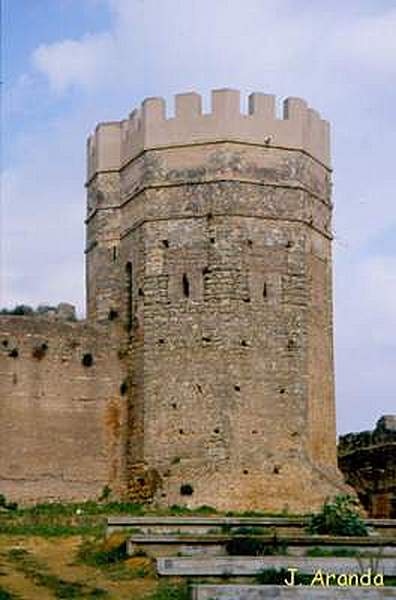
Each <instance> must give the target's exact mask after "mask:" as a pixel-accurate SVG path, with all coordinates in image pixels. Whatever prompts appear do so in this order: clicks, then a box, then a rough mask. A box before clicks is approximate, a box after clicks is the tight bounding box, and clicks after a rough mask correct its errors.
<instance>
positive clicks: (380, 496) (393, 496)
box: [338, 415, 396, 519]
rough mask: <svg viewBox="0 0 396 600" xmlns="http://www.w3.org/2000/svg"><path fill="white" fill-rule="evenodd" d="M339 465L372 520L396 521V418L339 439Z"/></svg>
mask: <svg viewBox="0 0 396 600" xmlns="http://www.w3.org/2000/svg"><path fill="white" fill-rule="evenodd" d="M338 464H339V467H340V469H341V471H342V472H343V473H344V476H345V479H346V481H347V482H348V483H349V484H350V485H351V486H353V487H354V488H355V490H356V492H357V494H358V496H359V498H360V501H361V502H362V504H363V506H364V507H365V509H366V510H367V512H368V514H369V515H370V516H371V517H387V518H391V519H395V518H396V416H395V415H388V416H384V417H381V418H380V419H379V421H378V422H377V425H376V427H375V429H374V430H373V431H362V432H360V433H348V434H347V435H343V436H341V437H340V441H339V445H338Z"/></svg>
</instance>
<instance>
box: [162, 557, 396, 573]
mask: <svg viewBox="0 0 396 600" xmlns="http://www.w3.org/2000/svg"><path fill="white" fill-rule="evenodd" d="M282 568H283V569H291V568H293V569H297V570H298V572H299V573H306V574H309V575H310V574H312V575H313V574H315V573H317V572H318V571H319V570H322V571H323V572H324V573H336V574H343V573H357V574H360V573H363V572H368V570H369V569H370V570H371V572H372V574H378V573H382V574H383V575H386V576H392V577H396V560H395V559H394V558H379V559H368V558H359V559H358V558H344V557H342V558H333V557H323V558H311V557H302V556H294V557H289V556H263V557H254V558H253V557H247V556H228V557H207V558H206V557H159V558H157V571H158V573H159V575H166V576H182V577H224V576H229V577H231V576H232V577H252V576H254V575H257V574H258V573H259V572H260V571H262V570H264V569H282Z"/></svg>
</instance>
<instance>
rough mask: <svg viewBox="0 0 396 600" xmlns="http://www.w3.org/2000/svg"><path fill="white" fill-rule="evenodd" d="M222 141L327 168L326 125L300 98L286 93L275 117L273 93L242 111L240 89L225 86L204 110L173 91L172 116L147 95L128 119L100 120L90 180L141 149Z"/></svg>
mask: <svg viewBox="0 0 396 600" xmlns="http://www.w3.org/2000/svg"><path fill="white" fill-rule="evenodd" d="M223 140H224V141H229V140H233V141H240V142H245V143H253V144H261V145H263V146H272V147H280V148H287V149H292V150H302V151H305V152H307V153H308V154H310V155H311V156H312V157H313V158H315V159H316V160H318V161H320V162H321V163H323V164H324V165H325V166H327V167H330V143H329V124H328V122H327V121H324V120H323V119H321V117H320V115H319V113H317V112H316V111H315V110H313V109H311V108H309V107H308V105H307V103H306V102H305V101H304V100H302V99H300V98H287V99H286V100H285V101H284V103H283V115H282V118H277V115H276V107H275V96H273V95H269V94H263V93H253V94H250V95H249V102H248V114H243V113H242V112H241V109H240V92H239V91H237V90H229V89H224V90H213V91H212V106H211V112H210V113H208V114H205V113H203V112H202V99H201V96H200V95H199V94H197V93H195V92H191V93H186V94H177V95H176V96H175V116H174V117H171V118H167V117H166V104H165V100H164V99H163V98H146V100H144V102H143V103H142V105H141V107H140V108H139V109H135V110H134V111H132V113H131V114H130V115H129V118H128V119H126V120H123V121H118V122H110V123H101V124H99V125H98V126H97V128H96V130H95V133H94V134H93V135H91V136H90V137H89V139H88V175H87V176H88V180H89V179H90V178H91V177H92V176H93V175H95V173H98V172H101V171H111V170H119V169H120V168H122V167H123V165H125V164H126V163H128V162H129V161H130V160H132V159H133V158H134V157H135V156H137V155H138V154H140V153H141V152H142V151H143V150H147V149H155V148H161V147H168V146H173V145H175V146H178V145H189V144H202V143H206V142H208V143H209V142H215V141H223Z"/></svg>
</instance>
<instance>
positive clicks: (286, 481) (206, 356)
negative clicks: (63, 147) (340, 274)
mask: <svg viewBox="0 0 396 600" xmlns="http://www.w3.org/2000/svg"><path fill="white" fill-rule="evenodd" d="M330 174H331V168H330V154H329V128H328V124H327V122H326V121H323V120H322V119H321V118H320V116H319V115H318V113H317V112H316V111H314V110H312V109H310V108H308V106H307V104H306V103H305V102H304V101H303V100H301V99H298V98H289V99H287V100H286V101H285V103H284V109H283V116H282V118H277V116H276V113H275V99H274V97H273V96H271V95H266V94H258V93H255V94H252V95H251V96H250V97H249V109H248V114H242V113H241V110H240V95H239V92H237V91H234V90H216V91H214V92H213V93H212V109H211V112H210V113H209V114H204V113H203V112H202V109H201V98H200V96H199V95H198V94H195V93H188V94H180V95H177V96H176V103H175V116H174V117H172V118H167V117H166V114H165V103H164V100H163V99H161V98H149V99H147V100H145V101H144V102H143V105H142V107H141V108H140V109H138V110H135V111H133V112H132V113H131V115H130V117H129V118H128V119H126V120H124V121H120V122H111V123H102V124H99V125H98V126H97V128H96V131H95V134H94V135H93V136H91V137H90V139H89V141H88V183H87V188H88V215H87V251H86V255H87V305H88V318H89V319H90V320H91V321H92V322H103V321H106V320H107V319H110V320H112V326H113V327H118V328H119V333H120V336H121V339H122V340H123V347H124V355H125V359H124V360H125V361H126V362H127V368H128V377H127V380H126V381H125V382H124V392H126V394H125V396H126V397H127V414H128V417H127V422H128V427H127V435H126V439H125V466H124V468H125V473H124V478H125V486H126V489H127V491H128V494H129V497H130V498H131V499H134V500H136V501H141V500H146V501H147V500H148V501H153V502H155V503H158V504H169V505H171V504H179V505H180V504H183V505H187V506H190V507H192V506H200V505H203V504H208V505H212V506H215V507H217V508H219V509H234V510H242V509H259V508H261V509H273V510H274V509H277V510H281V509H285V508H286V507H288V508H289V509H290V510H293V511H306V510H312V509H313V508H315V507H318V506H319V505H320V504H321V503H322V502H323V500H324V499H325V497H326V496H328V495H333V494H335V493H337V490H342V489H344V486H343V482H342V478H341V476H340V474H339V472H338V471H337V467H336V432H335V408H334V380H333V379H334V377H333V355H332V348H333V339H332V329H333V327H332V260H331V239H332V235H331V210H332V204H331V198H330V194H331V185H330Z"/></svg>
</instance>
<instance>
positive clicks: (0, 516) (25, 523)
mask: <svg viewBox="0 0 396 600" xmlns="http://www.w3.org/2000/svg"><path fill="white" fill-rule="evenodd" d="M2 500H3V503H2V506H3V507H6V506H12V509H9V510H5V511H3V512H1V513H0V534H1V533H2V534H8V535H26V536H32V535H36V536H41V537H55V536H68V535H99V534H100V533H102V532H103V531H104V529H105V526H106V517H108V516H111V515H129V516H136V517H140V516H144V515H148V516H150V515H152V516H158V517H161V516H209V515H213V516H219V517H221V516H224V515H228V516H230V515H231V514H232V515H233V516H235V517H241V516H257V517H259V516H268V514H269V513H264V512H256V511H255V512H253V511H249V512H242V513H236V512H234V513H219V512H218V511H216V509H214V508H213V507H211V506H200V507H198V508H196V509H189V508H186V507H184V506H177V505H173V506H171V507H170V508H165V509H160V510H157V509H153V508H151V507H147V506H144V505H142V504H134V503H130V502H107V501H104V502H96V501H93V500H90V501H87V502H70V503H60V502H53V503H42V504H36V505H34V506H29V507H17V506H15V505H14V504H13V503H7V502H6V499H5V498H4V497H2Z"/></svg>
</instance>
